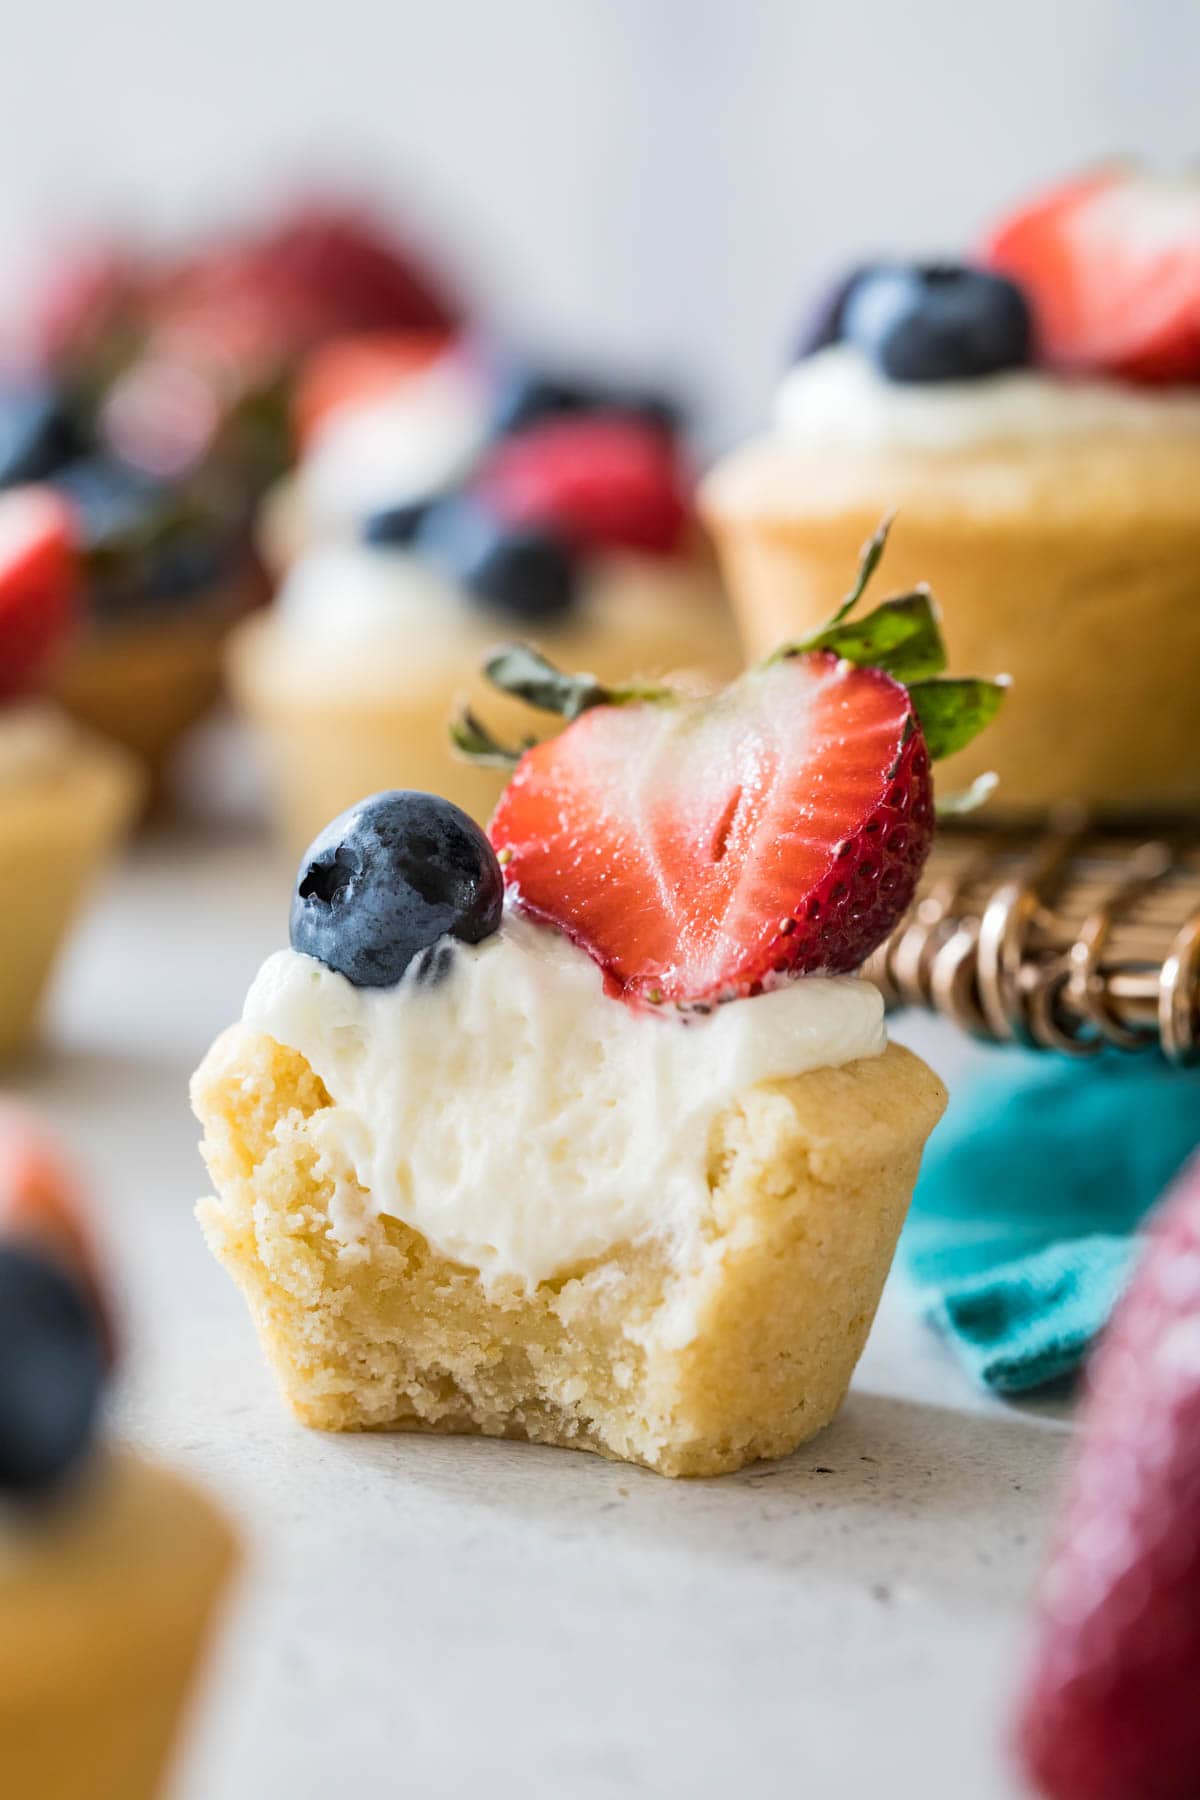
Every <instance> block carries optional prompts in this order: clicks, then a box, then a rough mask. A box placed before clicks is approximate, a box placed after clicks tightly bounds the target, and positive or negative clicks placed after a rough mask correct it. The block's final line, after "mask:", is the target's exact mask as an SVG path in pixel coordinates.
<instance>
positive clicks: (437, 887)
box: [291, 789, 504, 987]
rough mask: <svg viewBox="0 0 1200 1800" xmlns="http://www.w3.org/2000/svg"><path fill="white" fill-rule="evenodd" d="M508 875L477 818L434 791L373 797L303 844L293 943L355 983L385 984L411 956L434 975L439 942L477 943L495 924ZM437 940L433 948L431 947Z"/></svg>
mask: <svg viewBox="0 0 1200 1800" xmlns="http://www.w3.org/2000/svg"><path fill="white" fill-rule="evenodd" d="M503 901H504V877H503V876H502V875H501V873H500V864H499V863H498V862H497V861H496V853H495V851H494V850H493V849H492V846H491V845H490V844H489V843H488V841H487V838H486V837H485V836H484V834H483V832H482V831H481V830H480V829H479V826H478V825H476V823H475V821H474V819H471V818H469V817H468V816H467V814H466V813H465V812H463V811H462V809H461V808H460V807H457V806H453V805H452V804H451V803H450V801H449V800H442V799H440V798H439V797H438V796H437V795H436V794H418V793H413V792H411V791H408V790H401V789H398V790H394V791H392V792H390V793H384V794H372V795H371V797H370V799H368V800H361V801H360V802H359V804H358V805H357V806H352V807H351V808H350V809H349V811H348V812H344V813H343V814H342V815H341V817H340V818H338V819H335V820H334V821H333V823H332V825H327V826H326V827H325V829H324V831H323V832H322V833H321V835H320V836H319V837H318V838H316V839H315V840H314V841H313V843H312V844H310V845H309V848H308V852H307V854H306V855H305V857H304V860H303V861H302V863H301V864H300V872H299V875H298V877H297V881H296V894H295V898H294V899H293V901H292V918H291V940H292V948H293V950H300V951H302V952H303V953H304V954H305V955H306V956H314V957H316V959H317V961H318V962H323V963H324V964H325V965H326V967H327V968H330V969H336V970H338V972H339V973H340V974H342V975H345V976H346V978H347V980H349V981H352V982H353V983H354V985H355V987H391V986H392V985H393V984H394V983H395V982H397V981H399V979H400V977H401V976H402V975H403V974H404V971H405V970H406V969H407V968H408V966H409V964H410V963H411V962H412V961H413V959H414V958H421V959H422V960H421V961H420V962H419V964H418V967H417V970H416V975H417V978H418V979H420V980H422V981H427V982H435V981H437V980H439V979H440V978H441V977H442V976H443V975H445V974H446V973H447V971H448V968H449V960H450V959H449V958H447V957H443V956H442V955H441V954H440V949H441V948H446V949H449V946H441V940H442V939H443V938H445V937H448V936H449V937H456V938H459V939H460V940H461V941H462V942H463V943H464V944H478V943H479V942H480V941H481V939H483V938H486V937H490V936H491V934H492V933H493V932H494V931H496V930H497V929H498V927H499V924H500V913H501V908H502V906H503ZM434 945H439V952H438V953H436V954H435V955H434V956H432V957H429V956H426V955H425V954H424V953H425V952H428V951H429V950H430V949H431V948H432V947H433V946H434Z"/></svg>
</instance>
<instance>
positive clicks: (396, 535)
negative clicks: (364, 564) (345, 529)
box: [362, 500, 430, 549]
mask: <svg viewBox="0 0 1200 1800" xmlns="http://www.w3.org/2000/svg"><path fill="white" fill-rule="evenodd" d="M429 505H430V503H429V501H428V500H408V501H403V502H401V504H400V505H398V506H384V507H381V508H380V509H379V511H378V512H373V513H371V515H370V516H369V518H367V519H365V520H364V521H363V527H362V535H363V539H364V541H365V542H366V543H368V544H378V545H379V546H380V547H381V548H386V549H390V548H392V547H393V546H396V547H397V548H398V547H399V546H401V545H403V544H411V543H412V541H413V539H414V538H415V537H416V535H417V532H418V531H419V530H420V528H421V521H422V519H423V518H424V517H425V514H426V513H427V512H428V511H429Z"/></svg>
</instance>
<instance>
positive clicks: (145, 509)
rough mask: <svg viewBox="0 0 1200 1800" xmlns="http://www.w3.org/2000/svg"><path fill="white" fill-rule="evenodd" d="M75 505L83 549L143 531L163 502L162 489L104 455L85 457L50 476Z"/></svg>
mask: <svg viewBox="0 0 1200 1800" xmlns="http://www.w3.org/2000/svg"><path fill="white" fill-rule="evenodd" d="M54 484H55V486H56V487H59V488H61V489H62V491H63V493H65V494H66V495H67V497H68V499H70V500H71V502H72V504H73V505H74V507H75V512H76V516H77V518H78V520H79V528H80V536H81V538H82V541H83V547H84V549H85V550H95V549H103V548H106V547H107V546H109V545H111V544H114V543H116V542H119V541H121V540H124V539H127V538H131V537H136V536H139V535H142V534H144V533H146V532H147V531H148V530H149V529H150V527H151V526H152V524H153V521H154V518H155V515H156V514H157V513H158V512H159V511H160V510H161V508H162V504H163V498H162V496H163V489H162V488H161V486H160V485H159V484H158V483H157V482H155V481H153V480H151V478H150V477H149V476H148V475H139V474H138V473H136V471H134V470H133V469H130V468H127V467H126V465H125V464H124V463H119V462H116V461H114V460H113V458H111V457H108V456H99V455H97V456H85V457H79V458H78V459H77V460H76V461H74V462H71V463H68V464H67V465H66V467H65V468H62V469H60V470H59V471H58V473H57V474H56V475H55V478H54Z"/></svg>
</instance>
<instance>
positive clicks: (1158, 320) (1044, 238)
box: [984, 168, 1200, 382]
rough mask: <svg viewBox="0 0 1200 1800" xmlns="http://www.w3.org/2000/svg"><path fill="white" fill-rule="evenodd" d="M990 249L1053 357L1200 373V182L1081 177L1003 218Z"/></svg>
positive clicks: (1169, 375)
mask: <svg viewBox="0 0 1200 1800" xmlns="http://www.w3.org/2000/svg"><path fill="white" fill-rule="evenodd" d="M984 257H985V260H986V261H987V262H988V263H989V264H990V266H991V267H992V268H994V269H999V270H1001V271H1002V272H1003V273H1004V274H1005V275H1008V276H1010V277H1011V278H1012V280H1014V281H1016V282H1017V283H1019V285H1020V286H1021V287H1022V288H1023V290H1024V292H1025V296H1026V298H1027V299H1028V301H1029V303H1030V306H1031V307H1032V309H1033V314H1034V319H1035V323H1036V328H1037V335H1038V340H1039V344H1040V349H1041V353H1042V356H1043V357H1044V359H1045V360H1046V361H1047V362H1049V363H1051V364H1053V365H1055V366H1057V367H1059V368H1063V369H1068V370H1077V371H1080V372H1087V371H1092V372H1098V373H1102V374H1108V375H1118V376H1123V377H1125V378H1126V379H1128V380H1130V381H1141V382H1172V381H1174V382H1179V381H1197V380H1200V178H1197V177H1195V176H1187V177H1178V178H1169V177H1166V176H1156V175H1151V174H1147V173H1145V172H1143V171H1139V170H1130V169H1124V168H1116V169H1105V170H1101V171H1099V172H1097V173H1093V174H1090V175H1087V176H1084V177H1082V178H1081V179H1079V180H1077V181H1073V182H1068V183H1066V184H1065V185H1063V186H1061V187H1058V188H1055V189H1054V190H1053V191H1052V192H1051V193H1049V194H1046V195H1044V196H1042V197H1041V198H1040V199H1038V200H1035V201H1034V202H1033V203H1032V205H1030V206H1027V207H1024V208H1022V209H1021V211H1019V212H1017V213H1014V214H1013V215H1011V216H1010V217H1009V218H1007V219H1005V220H1003V221H1002V222H1001V223H1000V224H999V225H998V226H997V227H996V228H995V229H994V230H993V232H992V233H991V235H990V237H989V238H988V240H987V242H986V244H985V246H984Z"/></svg>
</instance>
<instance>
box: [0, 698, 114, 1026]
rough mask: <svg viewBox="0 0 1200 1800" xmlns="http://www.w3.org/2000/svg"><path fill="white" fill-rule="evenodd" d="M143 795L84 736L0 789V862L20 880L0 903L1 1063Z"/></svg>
mask: <svg viewBox="0 0 1200 1800" xmlns="http://www.w3.org/2000/svg"><path fill="white" fill-rule="evenodd" d="M142 793H143V782H142V778H141V774H140V771H139V770H138V768H137V766H136V764H135V763H134V762H133V761H132V759H131V758H130V757H129V756H127V755H126V754H125V753H124V752H123V751H121V750H119V749H118V748H117V747H116V746H114V745H110V744H106V743H102V742H101V741H100V740H99V739H93V738H90V737H87V736H85V735H84V734H83V733H79V734H78V735H77V736H76V737H75V738H74V739H73V740H72V741H71V742H70V744H69V747H68V748H67V749H66V751H65V752H64V754H63V756H62V758H61V760H58V759H56V760H55V762H54V763H53V764H52V765H51V766H50V767H48V768H47V769H44V770H41V769H39V770H37V771H35V772H31V773H30V774H29V775H28V776H22V777H19V778H16V779H14V780H12V781H11V782H8V783H6V784H2V785H0V854H2V855H3V858H4V861H5V864H6V865H7V866H8V867H9V868H10V869H14V870H19V871H20V880H12V881H8V882H6V883H5V886H4V892H3V894H2V895H0V943H2V945H3V951H2V953H0V1059H3V1058H5V1057H8V1056H11V1055H13V1054H14V1053H15V1052H16V1051H17V1050H19V1049H20V1048H21V1047H22V1046H23V1045H24V1044H25V1043H26V1041H27V1040H28V1038H29V1036H30V1034H31V1032H32V1031H33V1028H34V1025H35V1021H36V1015H37V1010H38V1006H39V1004H40V1001H41V998H42V995H43V992H44V990H45V987H46V983H47V981H48V979H49V976H50V973H51V970H52V968H53V965H54V959H55V956H56V954H57V951H58V948H59V945H60V943H61V942H62V939H63V937H64V936H65V934H66V932H67V930H68V928H69V926H70V924H71V921H72V919H73V918H74V916H75V914H76V912H77V911H78V909H79V907H80V905H81V903H82V901H83V898H84V896H85V894H86V892H87V888H88V886H89V884H90V882H91V880H92V878H93V877H94V876H95V875H96V873H97V872H98V870H99V868H100V867H101V865H102V864H103V862H104V861H105V859H106V857H107V856H108V855H109V853H110V852H111V851H112V850H113V848H114V847H115V846H116V844H117V842H118V841H119V840H120V838H121V837H122V835H123V833H124V832H125V831H126V829H127V828H128V826H129V824H130V822H131V820H132V819H133V817H134V815H135V813H136V811H137V807H138V804H139V801H140V799H141V796H142Z"/></svg>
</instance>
